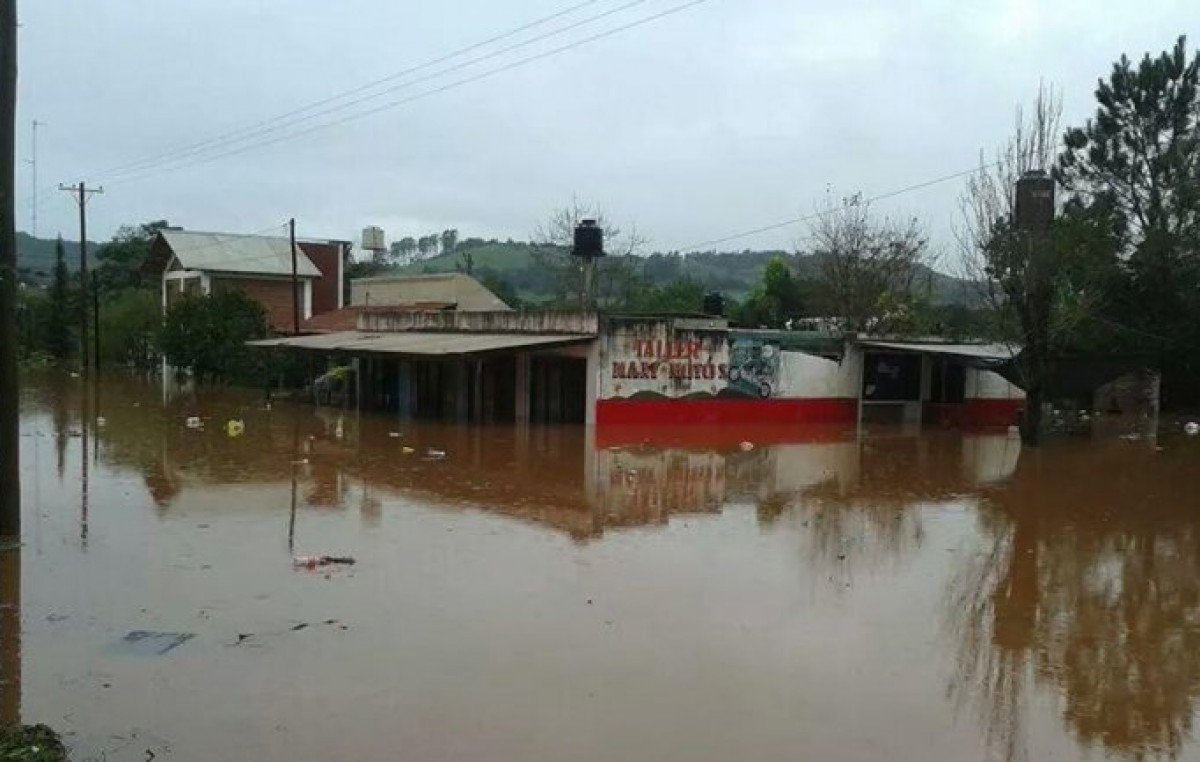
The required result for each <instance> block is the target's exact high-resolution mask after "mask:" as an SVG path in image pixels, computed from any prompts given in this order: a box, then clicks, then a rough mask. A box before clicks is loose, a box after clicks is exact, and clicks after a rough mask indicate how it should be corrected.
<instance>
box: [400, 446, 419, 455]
mask: <svg viewBox="0 0 1200 762" xmlns="http://www.w3.org/2000/svg"><path fill="white" fill-rule="evenodd" d="M400 452H401V453H403V454H405V455H412V454H413V453H414V452H416V450H414V449H413V448H411V447H401V448H400Z"/></svg>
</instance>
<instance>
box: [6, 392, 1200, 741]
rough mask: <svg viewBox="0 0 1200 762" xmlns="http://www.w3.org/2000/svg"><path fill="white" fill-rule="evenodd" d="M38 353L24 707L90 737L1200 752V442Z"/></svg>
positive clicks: (28, 512)
mask: <svg viewBox="0 0 1200 762" xmlns="http://www.w3.org/2000/svg"><path fill="white" fill-rule="evenodd" d="M27 381H28V382H29V384H30V385H29V386H28V387H27V388H26V390H25V396H24V398H23V400H22V427H21V435H22V438H21V455H22V459H23V461H22V468H23V474H24V477H25V478H24V481H23V484H22V489H23V496H24V509H25V518H24V531H25V545H24V548H23V550H22V551H21V553H20V554H9V555H0V572H2V574H3V578H2V580H0V596H3V598H2V599H0V630H2V632H3V636H2V637H0V644H2V646H0V669H2V670H3V671H2V672H0V679H2V682H0V719H7V718H10V717H15V716H16V714H17V713H18V712H19V714H20V717H21V718H22V719H23V720H24V721H25V722H28V723H34V722H44V723H47V724H50V725H52V726H54V727H55V728H57V729H59V730H61V731H63V732H64V734H65V736H66V740H67V742H68V743H69V744H70V745H71V746H72V748H73V750H74V753H75V755H76V757H77V758H79V759H104V760H109V761H112V760H139V761H142V760H146V759H150V758H156V759H164V758H165V759H180V760H230V759H244V760H278V761H280V762H283V761H284V760H287V761H289V762H292V761H297V760H311V761H312V762H317V761H327V760H385V759H388V760H390V759H406V760H456V761H457V760H468V761H469V760H481V761H482V760H487V761H489V762H499V761H504V760H511V761H513V762H517V761H518V760H520V761H522V762H524V761H527V760H579V761H580V762H618V761H621V762H623V761H625V760H631V759H647V760H689V761H692V760H701V761H703V760H713V761H716V760H721V761H722V762H725V761H726V760H731V759H743V760H795V759H821V760H845V761H846V762H851V761H858V760H872V759H889V760H946V761H947V762H948V761H950V760H956V761H957V760H992V759H1004V760H1019V759H1031V760H1034V759H1049V758H1053V759H1059V760H1073V759H1138V758H1147V757H1150V758H1153V757H1164V758H1177V759H1200V745H1197V743H1196V740H1195V739H1194V737H1193V725H1194V722H1193V720H1194V718H1195V716H1196V702H1197V698H1198V697H1200V497H1197V485H1198V484H1200V438H1192V439H1186V438H1173V437H1166V438H1162V439H1159V440H1157V441H1153V440H1145V439H1139V440H1136V441H1130V440H1129V439H1121V438H1117V437H1112V438H1105V439H1095V440H1092V439H1083V438H1077V439H1072V440H1069V441H1064V442H1056V443H1053V444H1051V445H1049V446H1047V447H1046V448H1044V450H1042V451H1041V452H1036V453H1034V452H1029V451H1026V452H1024V453H1023V452H1021V448H1020V444H1019V442H1018V441H1016V440H1014V439H1012V438H1009V437H1008V436H1007V435H1005V434H1004V433H1000V434H987V435H982V434H969V435H968V434H958V433H954V432H948V431H930V430H928V429H927V430H925V431H924V432H922V433H920V434H918V433H916V432H902V431H899V430H890V429H882V430H879V431H872V432H869V435H868V436H867V437H865V438H864V439H862V440H860V439H859V438H858V436H857V434H856V432H854V431H852V430H850V431H847V430H841V429H828V428H817V429H811V430H789V431H779V430H770V429H756V430H749V431H719V430H706V429H697V430H680V429H661V430H657V431H656V430H652V429H648V430H627V429H608V428H601V429H595V430H590V431H589V430H587V429H584V428H581V427H579V428H550V429H539V428H534V429H531V430H527V431H520V430H517V429H513V428H499V429H483V430H479V429H473V430H469V429H459V428H455V427H447V426H431V425H400V424H397V423H396V422H395V421H394V420H388V419H385V418H368V417H362V418H357V417H356V416H354V415H353V413H350V414H347V415H342V416H339V414H338V412H337V411H314V410H313V409H311V408H304V407H292V406H286V405H282V404H277V405H275V406H274V408H273V409H267V408H266V406H264V404H263V401H262V394H261V393H258V394H254V393H245V392H230V391H205V392H202V393H200V394H199V395H197V396H192V395H188V394H181V395H178V396H175V397H173V398H170V399H164V395H163V393H162V391H161V389H159V388H158V387H157V386H155V385H152V384H150V383H142V382H138V381H133V380H129V379H108V380H106V381H105V383H103V384H102V386H101V387H100V389H99V390H98V392H96V393H94V398H91V399H89V400H88V406H89V409H90V410H91V412H90V413H89V414H88V415H87V420H88V421H90V422H91V425H89V426H88V427H86V431H85V427H84V425H83V420H82V419H81V409H82V406H83V399H82V390H83V387H82V384H81V382H80V381H79V380H77V379H75V380H73V379H68V378H53V377H35V378H30V379H27ZM192 416H196V417H200V418H201V419H202V422H203V426H202V428H195V427H194V424H193V426H189V425H188V424H187V419H188V418H189V417H192ZM98 417H99V418H102V419H103V425H98V420H97V418H98ZM230 419H239V420H242V421H244V426H245V429H244V432H243V433H241V435H240V436H237V437H230V436H229V434H228V433H227V431H226V426H225V424H226V422H227V421H228V420H230ZM743 440H746V441H749V442H752V443H753V444H754V446H753V447H747V446H744V445H741V444H740V443H741V442H742V441H743ZM310 556H313V557H321V556H330V557H337V558H342V559H346V560H349V559H353V560H354V561H355V563H353V564H349V563H331V564H328V565H320V564H317V563H314V564H312V565H311V566H312V567H313V568H308V567H307V566H304V565H301V566H299V567H297V566H296V565H295V564H294V559H295V558H298V557H310ZM18 611H19V613H20V618H19V630H20V632H19V637H17V632H16V630H17V629H18V618H17V616H16V612H18Z"/></svg>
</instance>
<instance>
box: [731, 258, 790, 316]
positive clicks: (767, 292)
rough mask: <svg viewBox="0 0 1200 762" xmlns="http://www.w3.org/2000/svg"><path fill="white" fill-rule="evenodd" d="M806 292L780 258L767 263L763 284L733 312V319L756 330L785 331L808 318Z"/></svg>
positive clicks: (784, 261)
mask: <svg viewBox="0 0 1200 762" xmlns="http://www.w3.org/2000/svg"><path fill="white" fill-rule="evenodd" d="M804 290H805V288H804V285H803V282H802V281H801V280H800V279H799V278H797V277H796V276H795V275H793V274H792V270H791V268H790V267H789V266H788V263H787V260H785V259H784V258H783V257H782V256H777V257H775V258H773V259H772V260H771V261H770V262H768V263H767V267H766V269H765V270H764V271H763V277H762V282H761V283H759V285H758V286H757V287H755V289H754V291H753V292H751V294H750V296H749V297H748V298H747V299H746V301H745V302H744V303H742V304H741V305H738V307H737V308H736V309H735V310H733V311H732V315H733V319H734V321H735V322H737V323H739V324H741V325H744V326H748V327H753V328H783V327H785V326H786V325H787V321H789V320H792V319H794V318H798V317H802V316H803V315H804Z"/></svg>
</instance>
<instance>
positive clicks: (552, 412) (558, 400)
mask: <svg viewBox="0 0 1200 762" xmlns="http://www.w3.org/2000/svg"><path fill="white" fill-rule="evenodd" d="M546 396H547V397H548V398H549V403H550V409H549V419H550V422H551V423H562V419H563V411H562V365H560V364H559V363H554V364H553V365H551V366H550V383H549V384H548V386H547V389H546Z"/></svg>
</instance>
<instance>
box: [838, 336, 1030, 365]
mask: <svg viewBox="0 0 1200 762" xmlns="http://www.w3.org/2000/svg"><path fill="white" fill-rule="evenodd" d="M858 343H859V344H861V345H862V346H864V347H870V348H872V349H888V350H892V351H897V352H918V353H920V354H931V355H953V356H955V357H966V358H970V359H973V360H991V361H1004V360H1011V359H1013V358H1014V357H1016V356H1017V355H1018V354H1020V352H1021V350H1020V348H1014V347H1011V346H1009V345H1007V344H947V343H940V342H926V341H877V340H875V339H860V340H859V342H858Z"/></svg>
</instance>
